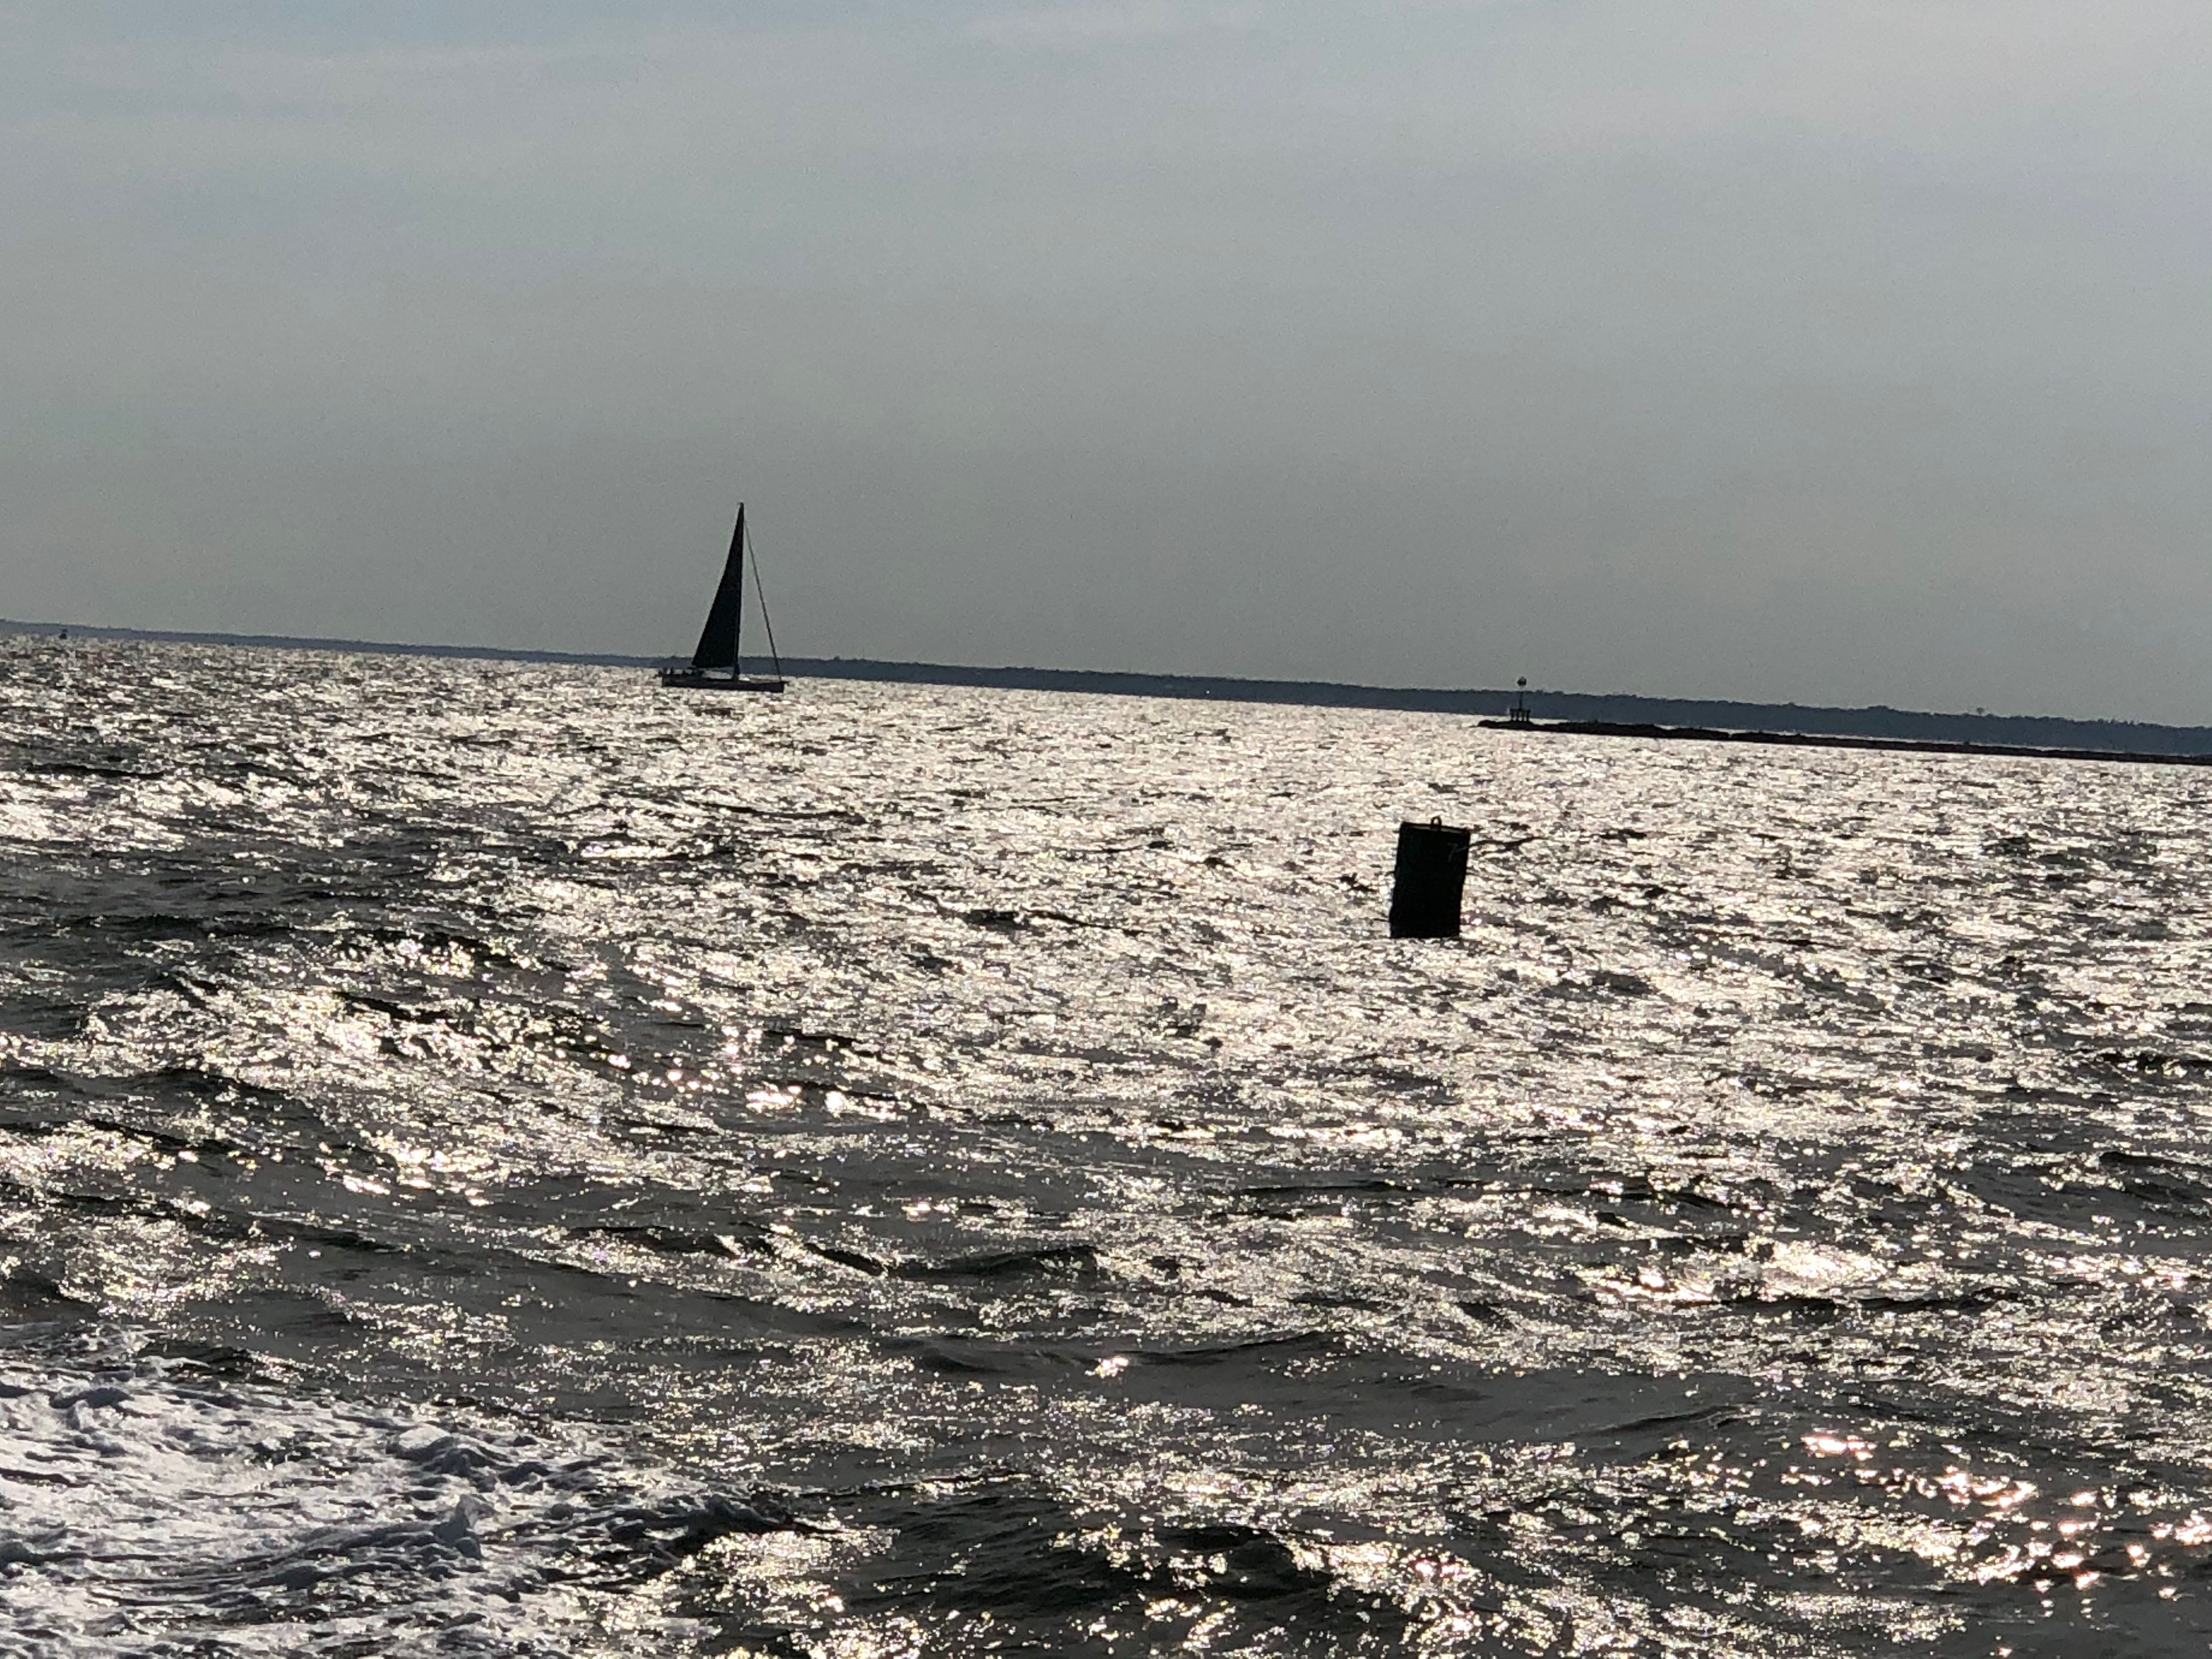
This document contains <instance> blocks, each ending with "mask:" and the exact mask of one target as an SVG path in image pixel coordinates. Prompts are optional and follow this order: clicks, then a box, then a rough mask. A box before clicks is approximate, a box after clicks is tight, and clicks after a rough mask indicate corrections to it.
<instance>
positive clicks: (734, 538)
mask: <svg viewBox="0 0 2212 1659" xmlns="http://www.w3.org/2000/svg"><path fill="white" fill-rule="evenodd" d="M744 604H745V504H744V502H743V501H739V502H738V527H737V529H736V530H734V531H732V532H731V535H730V560H729V562H728V563H727V564H726V565H724V566H723V567H722V585H721V586H720V587H718V588H716V589H715V590H714V605H713V607H712V608H711V609H710V610H709V611H708V612H707V625H706V627H704V628H702V629H700V630H699V648H698V649H697V650H696V651H694V652H693V653H691V666H692V667H694V668H695V669H697V670H699V671H701V672H702V673H703V672H705V671H707V670H708V669H710V668H726V669H728V670H729V671H731V672H732V673H735V672H736V671H737V667H738V622H739V621H740V619H741V617H742V616H743V613H744Z"/></svg>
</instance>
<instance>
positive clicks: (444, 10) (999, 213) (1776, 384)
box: [0, 0, 2212, 722]
mask: <svg viewBox="0 0 2212 1659" xmlns="http://www.w3.org/2000/svg"><path fill="white" fill-rule="evenodd" d="M2208 89H2212V5H2207V4H2206V3H2205V0H2100V3H2095V4H2091V3H2087V0H1881V3H1863V0H1757V3H1754V0H1678V3H1668V0H1618V3H1615V0H1607V3H1595V0H1510V3H1509V0H1492V3H1480V0H1459V3H1452V0H1382V3H1359V0H1332V3H1327V4H1323V3H1317V0H1316V3H1309V0H1059V3H1035V0H1030V3H1025V0H1008V3H1006V4H1003V5H1000V4H992V3H983V4H970V3H968V0H936V3H933V4H928V5H923V4H919V3H915V4H908V3H901V0H877V3H842V0H812V3H807V4H803V5H802V4H799V3H795V0H794V3H762V4H752V5H736V4H732V5H721V6H714V5H707V4H703V3H692V4H685V3H678V0H635V3H631V4H629V5H626V6H623V7H621V8H616V7H612V6H606V5H584V4H578V3H569V0H530V3H520V0H474V3H466V4H463V3H453V0H442V3H428V0H419V3H405V0H393V3H385V4H343V5H341V4H337V3H316V0H270V3H264V4H240V3H224V0H200V3H193V4H189V5H179V4H177V3H175V0H68V3H65V4H64V3H32V4H13V5H9V4H0V502H4V511H0V615H9V616H15V617H47V618H58V619H76V620H82V621H87V622H97V623H126V624H137V625H142V626H155V627H161V626H168V627H185V628H209V629H250V630H270V631H284V632H296V633H317V634H338V635H356V636H368V637H377V638H387V639H408V640H417V641H483V642H490V643H497V644H505V645H519V646H538V647H556V648H584V649H606V650H617V651H635V652H640V653H652V652H659V651H664V650H665V651H673V650H678V649H684V648H688V647H689V644H690V639H691V637H692V635H694V633H695V632H696V628H697V623H698V619H699V617H700V615H701V614H702V611H703V608H704V605H705V603H706V599H707V598H708V592H709V590H710V589H711V586H712V583H713V580H714V568H715V564H716V562H717V560H718V558H719V556H720V544H721V538H723V537H724V536H726V533H727V532H726V514H727V513H728V512H729V510H730V508H731V507H732V503H733V501H734V500H735V498H736V496H737V495H738V494H739V493H740V492H742V493H743V494H744V495H746V496H748V497H749V498H750V500H751V501H753V503H754V506H755V510H756V513H757V522H758V529H759V537H760V541H761V544H762V546H763V552H764V554H765V555H766V564H765V568H766V574H767V575H768V578H769V597H770V599H771V601H772V602H773V603H774V605H775V614H776V617H777V620H778V623H779V629H778V632H779V635H780V637H781V642H782V643H783V644H784V646H785V647H787V649H789V650H791V651H793V652H795V653H803V654H808V655H829V654H844V655H848V656H859V655H869V656H897V657H917V658H928V659H945V660H957V661H969V662H985V663H1005V662H1017V663H1033V664H1047V665H1065V666H1085V667H1104V668H1123V667H1126V668H1139V669H1153V670H1171V671H1199V672H1219V673H1234V674H1257V675H1267V676H1281V677H1290V678H1340V679H1352V680H1364V681H1379V682H1386V683H1398V684H1500V683H1503V682H1504V681H1507V680H1510V678H1511V677H1512V676H1513V675H1515V674H1516V673H1527V674H1528V675H1529V676H1530V677H1531V678H1533V679H1534V680H1535V681H1536V682H1537V683H1538V684H1547V685H1553V686H1559V687H1564V688H1571V689H1577V690H1627V691H1643V692H1649V693H1653V694H1662V695H1685V696H1737V697H1747V698H1761V699H1783V698H1795V699H1797V700H1800V701H1807V702H1869V701H1886V702H1897V703H1903V704H1911V705H1915V706H1923V707H1924V706H1934V707H1943V708H1966V707H1972V706H1974V705H1986V706H1988V707H1990V708H2003V709H2006V710H2008V711H2021V712H2031V711H2033V712H2055V713H2066V714H2121V715H2133V716H2138V717H2142V718H2150V719H2167V720H2186V721H2191V722H2203V721H2212V556H2209V555H2212V544H2208V531H2212V511H2209V510H2208V509H2212V469H2208V465H2207V454H2208V448H2207V445H2208V440H2212V422H2208V418H2207V417H2208V414H2212V258H2208V254H2212V213H2208V206H2212V203H2208V189H2207V186H2208V184H2212V95H2208Z"/></svg>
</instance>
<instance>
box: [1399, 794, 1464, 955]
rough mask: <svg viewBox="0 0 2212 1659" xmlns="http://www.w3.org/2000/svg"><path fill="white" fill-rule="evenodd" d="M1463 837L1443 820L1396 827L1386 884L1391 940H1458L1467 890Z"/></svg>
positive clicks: (1458, 830)
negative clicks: (1394, 859)
mask: <svg viewBox="0 0 2212 1659" xmlns="http://www.w3.org/2000/svg"><path fill="white" fill-rule="evenodd" d="M1467 843H1468V832H1467V831H1466V830H1464V829H1453V828H1451V827H1450V826H1449V825H1448V824H1447V823H1444V821H1443V819H1442V818H1431V819H1430V820H1429V821H1428V822H1427V823H1401V824H1400V825H1399V826H1398V868H1397V871H1396V873H1395V875H1394V876H1393V877H1392V878H1391V882H1390V937H1391V938H1392V939H1457V938H1458V937H1459V904H1460V895H1461V893H1462V891H1463V890H1465V889H1466V887H1467Z"/></svg>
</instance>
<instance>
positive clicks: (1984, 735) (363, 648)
mask: <svg viewBox="0 0 2212 1659" xmlns="http://www.w3.org/2000/svg"><path fill="white" fill-rule="evenodd" d="M64 632H66V633H69V634H70V635H78V636H82V637H84V638H87V639H105V640H172V641H181V642H183V643H186V644H194V645H243V646H264V647H273V648H276V649H280V650H289V651H353V652H366V653H376V654H384V655H391V656H410V657H477V658H489V659H498V660H506V661H513V662H553V663H580V664H586V665H595V666H600V667H611V668H653V667H658V666H659V665H661V664H662V663H665V662H669V661H672V660H675V659H672V658H668V657H625V656H616V655H611V654H608V653H593V652H581V651H521V650H503V649H501V648H499V647H493V646H473V645H398V644H392V643H390V642H388V641H377V640H331V639H301V638H295V637H293V636H291V635H280V634H196V633H187V632H184V631H180V630H173V629H152V628H92V627H81V626H79V625H78V624H76V623H33V622H11V621H9V620H8V619H6V618H4V617H0V635H10V634H35V635H57V634H61V633H64ZM783 669H784V671H785V673H787V674H788V675H793V676H796V677H799V678H816V679H839V680H889V681H896V682H898V683H901V684H912V685H973V686H995V687H1002V688H1006V689H1010V690H1024V691H1087V692H1097V693H1105V694H1108V695H1111V696H1131V697H1182V698H1188V699H1193V700H1197V701H1212V702H1276V703H1303V704H1309V705H1311V706H1312V707H1315V708H1403V709H1413V710H1417V711H1419V712H1422V713H1427V714H1475V715H1491V716H1495V715H1498V714H1503V713H1504V711H1505V710H1506V708H1508V707H1509V706H1510V704H1511V703H1512V701H1513V698H1514V696H1515V693H1514V692H1512V691H1510V690H1445V689H1442V688H1433V687H1423V686H1394V685H1342V684H1335V683H1334V682H1332V681H1328V680H1248V679H1235V678H1226V677H1222V676H1215V675H1205V674H1133V673H1117V672H1109V671H1101V670H1095V669H1085V668H975V667H969V666H966V665H961V664H956V663H933V662H879V661H874V660H872V659H867V658H864V657H786V658H784V659H783ZM1528 710H1529V713H1530V714H1533V715H1534V716H1535V717H1536V718H1537V719H1539V720H1575V721H1596V722H1603V723H1607V724H1618V725H1624V726H1631V725H1640V726H1711V727H1717V728H1719V729H1721V730H1723V731H1737V732H1800V733H1803V734H1805V735H1807V736H1838V737H1857V738H1905V739H1911V740H1916V741H1919V742H1927V743H1966V744H1989V745H1994V746H1999V747H2007V748H2035V749H2069V750H2112V751H2116V752H2125V753H2132V754H2139V755H2192V756H2201V755H2212V726H2159V725H2154V724H2152V723H2150V722H2148V721H2142V720H2061V719H2058V718H2056V717H2053V716H2049V715H2040V714H1935V713H1924V712H1922V711H1919V710H1916V709H1910V708H1888V707H1887V706H1885V705H1883V704H1880V703H1876V704H1875V705H1873V706H1872V707H1870V708H1821V707H1819V706H1816V705H1811V704H1805V703H1794V702H1784V703H1773V702H1715V701H1711V700H1704V699H1698V698H1689V697H1636V696H1625V695H1622V694H1619V693H1613V692H1604V693H1595V692H1587V691H1545V690H1536V689H1534V688H1533V687H1532V688H1531V689H1530V690H1529V691H1528Z"/></svg>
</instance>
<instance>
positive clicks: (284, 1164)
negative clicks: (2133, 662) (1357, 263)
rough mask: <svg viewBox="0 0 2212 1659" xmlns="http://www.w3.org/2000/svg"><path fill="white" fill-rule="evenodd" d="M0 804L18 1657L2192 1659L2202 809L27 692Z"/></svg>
mask: <svg viewBox="0 0 2212 1659" xmlns="http://www.w3.org/2000/svg"><path fill="white" fill-rule="evenodd" d="M732 703H734V704H735V705H736V706H732ZM0 744H4V748H0V923H3V924H4V938H0V1131H4V1134H0V1262H4V1264H5V1278H4V1279H0V1564H4V1565H0V1653H4V1654H10V1655H13V1654H19V1653H20V1654H25V1655H30V1654H37V1655H40V1656H46V1655H57V1654H79V1653H82V1654H93V1653H99V1654H110V1653H120V1654H142V1653H143V1654H148V1655H151V1654H156V1653H162V1654H167V1653H183V1652H192V1653H210V1654H216V1653H221V1654H233V1653H235V1654H262V1653H266V1654H296V1653H330V1654H340V1653H344V1654H358V1655H365V1654H370V1653H376V1654H390V1655H398V1654H416V1653H421V1654H426V1655H427V1654H431V1653H436V1654H455V1653H459V1654H471V1653H473V1654H486V1655H491V1654H500V1655H505V1654H523V1653H533V1654H556V1653H559V1654H575V1655H598V1654H616V1653H633V1652H640V1651H647V1652H653V1653H656V1654H658V1653H668V1654H680V1653H685V1652H691V1651H699V1652H716V1651H723V1652H726V1651H750V1652H760V1653H802V1654H821V1655H840V1656H860V1655H875V1654H886V1655H888V1654H901V1653H915V1654H965V1653H971V1652H974V1653H980V1652H984V1651H1018V1650H1024V1649H1029V1650H1039V1651H1051V1652H1056V1653H1102V1654H1103V1653H1108V1652H1115V1653H1129V1652H1142V1651H1173V1650H1182V1649H1186V1648H1188V1649H1189V1650H1194V1651H1195V1650H1206V1651H1213V1652H1241V1651H1252V1652H1268V1653H1314V1654H1336V1653H1377V1654H1390V1653H1419V1654H1437V1655H1446V1654H1483V1655H1489V1654H1498V1655H1504V1654H1523V1653H1559V1654H1565V1653H1592V1652H1606V1651H1614V1650H1620V1651H1628V1650H1633V1651H1637V1652H1656V1653H1680V1654H1684V1655H1692V1654H1694V1655H1714V1654H1744V1655H1753V1654H1758V1655H1770V1654H1781V1653H1801V1654H1808V1655H1810V1654H1852V1653H1870V1652H1877V1651H1888V1650H1891V1649H1892V1648H1893V1647H1895V1646H1897V1645H1899V1644H1926V1645H1927V1646H1928V1647H1929V1649H1930V1650H1936V1651H1941V1652H1944V1653H1961V1654H1970V1653H1984V1654H1999V1653H2006V1652H2009V1653H2013V1654H2018V1655H2029V1654H2051V1655H2058V1654H2075V1653H2081V1652H2083V1651H2095V1650H2114V1651H2118V1650H2124V1651H2127V1652H2130V1653H2144V1654H2151V1653H2160V1652H2174V1653H2180V1652H2191V1653H2197V1652H2201V1651H2203V1648H2204V1645H2205V1644H2206V1641H2207V1639H2208V1637H2212V1608H2208V1604H2207V1600H2206V1590H2205V1582H2206V1581H2205V1571H2206V1566H2207V1562H2208V1557H2209V1556H2212V1490H2208V1483H2207V1479H2206V1475H2207V1468H2208V1463H2212V1419H2208V1416H2207V1410H2206V1404H2207V1380H2206V1370H2207V1366H2206V1359H2207V1354H2208V1346H2207V1343H2206V1340H2205V1333H2204V1316H2203V1304H2204V1300H2205V1297H2206V1279H2205V1272H2206V1263H2205V1261H2204V1255H2205V1251H2204V1241H2205V1240H2206V1238H2207V1237H2208V1231H2207V1228H2208V1220H2212V1137H2208V1134H2207V1132H2206V1123H2205V1110H2206V1104H2207V1077H2208V1073H2212V991H2208V990H2207V989H2206V988H2205V987H2206V984H2207V974H2206V969H2207V967H2208V952H2207V949H2206V945H2205V939H2206V900H2207V897H2208V895H2212V878H2208V876H2207V873H2206V872H2207V868H2208V861H2207V854H2208V851H2212V846H2208V838H2207V836H2206V833H2205V829H2204V827H2203V826H2204V808H2205V805H2206V796H2205V791H2206V785H2207V782H2208V780H2207V779H2206V778H2205V777H2204V775H2203V774H2201V773H2198V772H2196V771H2193V770H2179V769H2177V770H2173V771H2166V770H2160V769H2150V768H2119V767H2099V766H2094V765H2084V764H2076V763H2057V762H2042V761H2001V760H1993V759H1981V758H1977V759H1962V758H1957V757H1918V756H1904V755H1875V754H1840V753H1835V752H1827V751H1818V750H1806V751H1796V750H1762V751H1759V752H1756V753H1741V752H1732V751H1730V750H1723V749H1711V748H1700V747H1697V746H1693V745H1687V744H1684V745H1667V744H1639V743H1633V742H1623V741H1618V740H1607V739H1577V738H1566V739H1547V738H1540V737H1531V736H1529V735H1527V734H1512V733H1504V732H1484V731H1480V730H1477V729H1475V728H1474V726H1472V724H1471V723H1470V722H1468V721H1465V720H1455V719H1450V718H1445V717H1431V716H1423V715H1414V714H1393V713H1376V712H1370V711H1346V710H1310V709H1296V708H1264V707H1254V706H1243V705H1214V704H1204V703H1188V702H1147V701H1143V700H1136V699H1121V698H1104V697H1082V696H1050V695H1042V694H1038V695H1030V694H1022V693H1014V692H1004V691H963V690H938V689H921V688H908V687H890V686H874V685H865V684H834V683H826V682H809V683H803V684H798V685H797V686H795V688H794V690H793V692H792V693H791V694H790V695H788V696H786V697H785V698H783V699H782V700H781V701H777V700H771V699H759V698H751V699H734V700H728V701H727V702H716V701H715V700H714V699H712V698H711V697H706V696H695V697H690V698H687V697H685V696H678V695H671V694H668V693H664V692H662V691H660V690H658V689H657V688H655V687H653V686H652V685H650V684H647V683H646V682H645V681H644V680H643V679H642V678H641V677H638V676H635V675H628V674H623V673H619V672H613V671H598V670H589V669H573V668H551V667H538V666H528V665H509V664H493V663H467V662H453V661H436V660H425V659H404V658H379V657H366V656H363V657H343V656H317V655H306V654H293V653H276V652H255V651H243V650H237V651H234V650H221V649H212V648H202V647H184V646H155V645H144V644H131V645H116V644H103V643H97V642H85V641H73V642H70V643H68V644H66V645H64V644H59V643H57V642H55V641H32V640H16V641H8V642H5V643H4V645H0ZM1401 817H1414V818H1420V819H1426V818H1428V817H1443V818H1445V819H1446V820H1447V821H1449V822H1454V823H1466V824H1468V825H1470V826H1472V827H1473V828H1474V831H1475V837H1474V841H1475V845H1474V858H1473V861H1472V866H1471V870H1470V876H1469V898H1468V914H1469V927H1468V933H1467V935H1466V937H1465V938H1464V939H1462V940H1459V941H1457V942H1422V941H1395V942H1394V941H1391V940H1389V939H1384V938H1383V937H1381V934H1382V931H1383V928H1382V921H1383V908H1384V905H1385V902H1386V901H1387V888H1388V884H1389V857H1390V851H1391V840H1392V833H1393V831H1394V829H1395V824H1396V823H1397V822H1398V821H1399V819H1400V818H1401Z"/></svg>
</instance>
